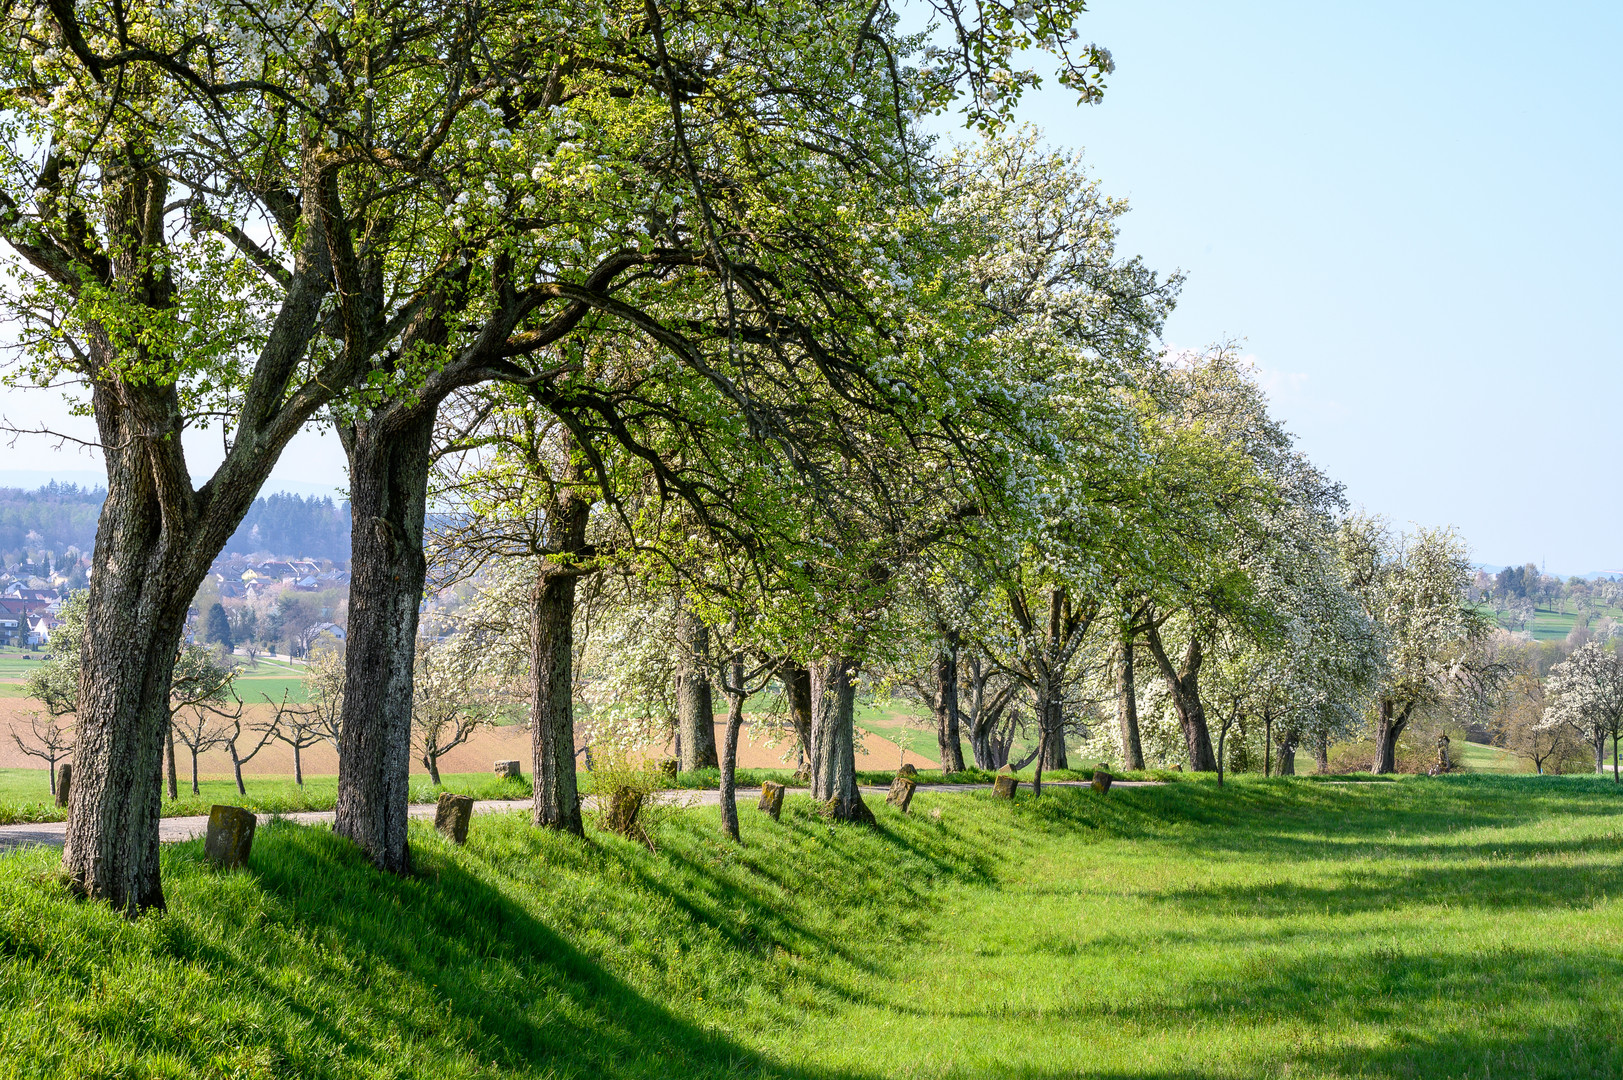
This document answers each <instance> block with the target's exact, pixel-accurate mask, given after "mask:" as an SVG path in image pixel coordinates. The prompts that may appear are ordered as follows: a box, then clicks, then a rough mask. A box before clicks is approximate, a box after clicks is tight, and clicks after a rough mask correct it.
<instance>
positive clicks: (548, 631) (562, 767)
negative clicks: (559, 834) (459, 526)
mask: <svg viewBox="0 0 1623 1080" xmlns="http://www.w3.org/2000/svg"><path fill="white" fill-rule="evenodd" d="M573 445H574V444H573V441H571V442H570V443H569V446H570V448H571V449H572V448H573ZM557 479H558V482H559V486H558V489H557V493H556V495H555V497H554V499H553V502H552V506H551V507H550V508H549V514H548V517H549V522H548V526H547V530H548V537H547V541H548V547H549V549H550V550H551V551H553V552H555V553H556V555H549V556H548V557H546V558H543V559H542V560H541V566H540V568H539V570H538V572H537V576H536V583H535V589H534V592H533V593H532V594H531V605H530V653H531V655H530V738H531V753H532V757H533V762H534V767H533V777H534V779H533V781H532V791H533V795H534V816H533V820H534V822H535V824H536V825H537V826H540V827H544V828H549V829H559V830H562V831H564V832H570V833H574V834H575V835H576V836H582V835H584V834H585V830H584V829H582V827H581V818H580V795H579V793H578V791H577V789H576V786H575V678H574V670H575V669H574V663H575V586H576V583H577V582H578V581H579V580H580V576H581V573H582V569H581V566H580V564H579V562H578V559H579V558H580V557H581V556H584V554H585V553H586V523H587V518H588V516H589V514H590V511H591V505H592V504H591V500H590V499H589V498H587V497H585V496H584V495H582V494H581V493H580V492H579V491H578V490H576V489H575V488H574V487H573V486H571V485H572V484H574V483H577V482H578V481H579V480H580V475H579V467H578V465H576V464H575V463H574V462H573V461H571V463H570V464H568V465H567V466H565V467H564V468H563V469H561V470H560V475H559V476H558V478H557Z"/></svg>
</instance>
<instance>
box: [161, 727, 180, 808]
mask: <svg viewBox="0 0 1623 1080" xmlns="http://www.w3.org/2000/svg"><path fill="white" fill-rule="evenodd" d="M164 729H165V732H164V736H165V737H164V750H163V758H164V771H165V772H166V773H167V774H168V780H169V797H170V798H171V799H178V798H180V777H179V776H178V775H176V769H175V725H174V722H173V721H171V722H170V723H167V724H165V725H164Z"/></svg>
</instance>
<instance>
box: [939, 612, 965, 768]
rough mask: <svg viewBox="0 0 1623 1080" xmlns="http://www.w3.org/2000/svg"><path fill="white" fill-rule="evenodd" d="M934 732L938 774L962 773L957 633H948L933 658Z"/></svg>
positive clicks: (962, 754) (962, 751)
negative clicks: (939, 755) (937, 754)
mask: <svg viewBox="0 0 1623 1080" xmlns="http://www.w3.org/2000/svg"><path fill="white" fill-rule="evenodd" d="M935 682H936V701H935V730H936V744H937V745H938V746H939V747H940V749H941V772H942V773H943V774H946V773H955V772H963V771H964V746H963V739H962V738H961V737H960V735H959V733H958V631H956V630H948V631H947V633H946V641H945V643H944V644H943V646H942V648H941V649H940V650H938V651H937V652H936V658H935Z"/></svg>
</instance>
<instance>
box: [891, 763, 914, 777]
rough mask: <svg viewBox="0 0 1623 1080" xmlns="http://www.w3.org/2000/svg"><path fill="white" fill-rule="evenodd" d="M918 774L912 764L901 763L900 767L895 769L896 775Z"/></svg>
mask: <svg viewBox="0 0 1623 1080" xmlns="http://www.w3.org/2000/svg"><path fill="white" fill-rule="evenodd" d="M918 774H919V771H918V770H917V769H915V768H914V767H913V766H912V765H903V766H902V767H901V768H900V769H897V770H896V775H897V776H917V775H918Z"/></svg>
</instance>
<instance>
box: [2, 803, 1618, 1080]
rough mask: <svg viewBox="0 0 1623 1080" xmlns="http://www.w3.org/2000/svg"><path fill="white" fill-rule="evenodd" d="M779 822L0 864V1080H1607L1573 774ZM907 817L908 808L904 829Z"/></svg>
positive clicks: (193, 847) (1608, 814)
mask: <svg viewBox="0 0 1623 1080" xmlns="http://www.w3.org/2000/svg"><path fill="white" fill-rule="evenodd" d="M876 810H877V812H878V814H879V826H878V827H877V828H875V829H868V828H862V827H852V826H831V825H829V824H827V823H825V822H823V821H822V820H821V819H820V818H819V817H818V816H817V815H816V814H815V812H814V810H813V809H812V807H811V806H810V804H809V802H808V801H807V800H806V799H805V798H803V797H791V799H790V801H789V803H788V804H787V807H786V811H785V815H784V820H783V822H782V823H781V824H774V823H772V822H771V821H770V820H768V819H766V818H765V817H764V816H763V815H758V814H756V813H755V812H754V811H753V810H751V811H749V812H747V814H746V815H745V818H744V823H743V824H744V828H745V839H746V841H747V842H748V846H746V847H742V848H740V847H735V846H733V845H731V844H729V843H727V842H725V841H723V840H722V839H720V838H719V836H718V834H717V832H716V814H715V812H714V810H696V811H689V812H687V813H685V814H683V815H680V816H679V817H677V818H676V819H674V820H672V821H670V822H668V823H667V824H666V825H665V826H664V827H663V828H662V829H661V831H660V832H659V833H658V834H657V836H656V838H655V839H656V842H657V850H650V849H649V848H647V847H644V846H642V845H639V844H631V843H628V842H623V841H620V840H618V839H614V838H610V837H605V836H604V835H602V834H596V833H594V834H593V835H592V836H590V837H589V838H588V839H587V840H586V841H585V842H581V841H578V840H573V839H570V838H567V837H560V836H553V835H549V834H545V833H542V832H538V831H536V830H533V829H531V828H529V827H528V825H527V824H526V823H525V821H524V819H523V817H522V816H521V815H512V816H504V817H481V818H478V819H476V821H475V825H474V830H473V835H472V837H471V839H470V842H469V844H468V846H467V847H466V848H464V849H456V848H452V847H450V846H448V845H447V844H445V843H444V842H443V841H442V840H440V839H439V838H438V837H436V836H435V835H434V834H433V833H432V832H431V831H430V830H429V829H428V828H427V827H426V826H423V825H414V826H413V829H414V831H413V834H412V835H413V844H414V857H415V860H416V873H415V874H414V875H413V876H411V877H408V878H393V877H388V876H385V875H381V874H378V873H376V872H374V871H372V870H371V869H370V868H369V867H367V866H366V865H364V864H363V863H362V862H361V860H359V859H358V858H357V857H356V854H355V852H354V850H353V849H352V848H351V847H350V846H349V845H348V844H347V843H345V842H343V841H340V840H338V839H336V838H335V837H333V836H332V834H331V833H330V832H329V831H327V830H326V829H324V828H299V827H295V826H291V825H286V824H273V825H270V826H267V827H265V828H263V829H261V831H260V834H259V837H258V839H257V841H256V847H255V850H254V856H253V861H252V864H251V867H250V870H249V872H247V873H235V874H224V875H222V874H218V873H216V872H214V871H211V870H209V869H207V867H206V866H205V865H204V863H203V861H202V858H201V845H200V844H198V843H195V842H194V843H190V844H181V845H175V846H172V847H169V848H166V849H165V852H164V867H165V874H166V882H167V894H168V899H169V912H168V914H167V915H166V916H163V917H149V918H145V919H142V920H140V921H138V922H136V923H134V924H128V923H126V922H125V921H124V920H123V919H121V918H119V917H117V916H115V915H113V914H112V913H111V912H110V911H108V910H107V909H105V908H102V907H100V906H99V905H96V904H87V903H83V902H79V901H75V900H74V899H72V897H71V896H70V894H69V893H68V892H67V890H66V889H65V888H64V887H63V886H62V885H60V884H59V883H57V882H56V881H55V880H54V879H53V877H52V876H51V874H50V869H51V867H52V865H53V864H54V858H55V857H54V856H53V855H52V854H50V853H38V854H21V855H11V856H6V857H3V858H0V1061H3V1062H5V1063H6V1064H7V1066H8V1069H9V1073H8V1075H18V1076H53V1077H54V1076H146V1075H160V1074H161V1075H164V1076H174V1077H189V1076H216V1075H232V1076H242V1077H271V1076H301V1077H328V1076H331V1077H337V1076H366V1077H425V1078H427V1077H436V1078H437V1077H558V1078H561V1077H686V1076H716V1077H755V1076H781V1077H797V1078H805V1080H811V1078H820V1080H821V1078H827V1080H833V1078H844V1077H852V1078H854V1077H880V1076H907V1077H969V1076H976V1077H979V1076H986V1077H1009V1076H1015V1077H1030V1078H1049V1077H1061V1076H1101V1077H1111V1078H1117V1080H1122V1078H1127V1077H1138V1078H1144V1080H1172V1078H1190V1080H1192V1078H1196V1077H1286V1076H1289V1077H1394V1078H1395V1077H1465V1076H1470V1077H1484V1078H1486V1077H1491V1076H1503V1077H1512V1076H1514V1077H1552V1078H1553V1077H1590V1076H1595V1077H1600V1076H1607V1077H1610V1076H1616V1075H1618V1074H1619V1073H1620V1072H1623V1019H1620V1010H1619V1006H1618V1003H1617V1000H1616V991H1617V986H1618V985H1619V980H1620V979H1623V919H1620V918H1619V916H1620V915H1623V911H1620V910H1619V907H1620V905H1619V901H1616V900H1613V899H1612V894H1614V893H1618V892H1620V890H1623V796H1620V795H1619V793H1618V792H1617V791H1616V790H1615V789H1614V788H1613V787H1612V786H1611V784H1610V782H1609V781H1604V782H1603V781H1597V780H1595V779H1592V778H1581V779H1570V778H1569V779H1563V778H1543V779H1540V778H1534V777H1498V776H1483V775H1474V776H1460V777H1451V778H1441V779H1434V780H1433V779H1424V778H1413V779H1401V780H1395V781H1392V782H1387V783H1381V784H1363V785H1359V784H1353V785H1348V784H1341V783H1326V782H1322V781H1309V780H1305V779H1304V780H1279V779H1275V780H1263V779H1251V778H1242V779H1238V780H1234V781H1231V782H1230V783H1229V784H1228V785H1227V786H1226V787H1224V788H1222V789H1218V788H1217V787H1216V786H1215V785H1214V784H1211V783H1209V782H1205V781H1194V780H1187V781H1184V782H1180V783H1174V784H1168V785H1166V786H1164V787H1158V788H1137V789H1121V788H1117V789H1115V790H1113V791H1112V792H1111V793H1110V795H1108V796H1106V797H1103V798H1101V797H1099V796H1097V795H1095V794H1093V793H1092V792H1090V791H1086V790H1078V789H1056V790H1054V791H1053V792H1052V793H1051V794H1049V795H1046V796H1045V797H1044V798H1043V799H1042V800H1041V801H1040V802H1033V801H1032V800H1030V799H1028V798H1022V799H1020V800H1018V801H1017V802H1015V803H1014V804H1012V805H1011V804H1007V803H998V802H994V801H993V800H991V799H990V798H988V797H986V796H985V795H982V794H972V795H952V794H944V793H931V792H928V791H921V792H920V793H919V795H918V796H917V797H916V798H915V801H914V813H913V814H912V815H911V816H908V817H903V816H902V815H900V814H898V813H896V812H895V811H894V810H891V809H888V808H884V807H877V808H876ZM938 812H939V813H938Z"/></svg>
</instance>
